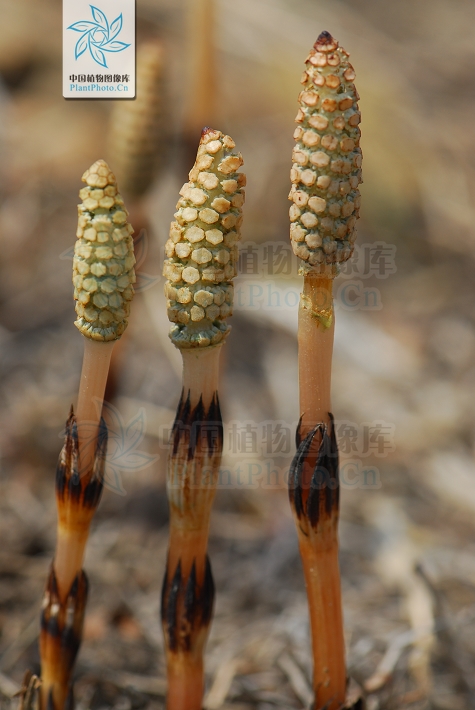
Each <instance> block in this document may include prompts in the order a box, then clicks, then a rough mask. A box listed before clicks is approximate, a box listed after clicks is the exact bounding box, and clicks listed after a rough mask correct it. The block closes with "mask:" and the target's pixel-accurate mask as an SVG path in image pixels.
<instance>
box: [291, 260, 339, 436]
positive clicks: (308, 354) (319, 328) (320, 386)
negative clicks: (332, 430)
mask: <svg viewBox="0 0 475 710" xmlns="http://www.w3.org/2000/svg"><path fill="white" fill-rule="evenodd" d="M332 287H333V280H332V279H326V278H322V277H319V276H316V275H315V274H311V273H310V274H306V276H305V277H304V287H303V294H302V298H301V305H300V308H299V325H298V343H299V384H300V412H301V415H302V422H301V434H302V436H306V435H307V434H308V433H309V431H311V430H312V429H313V428H314V427H315V426H316V424H318V422H328V412H331V399H330V392H331V363H332V355H333V336H334V331H335V319H334V316H333V317H332V319H331V320H332V322H331V325H330V326H328V327H327V326H326V325H325V322H324V321H323V320H322V319H326V320H328V318H329V317H331V316H329V314H330V313H331V312H332Z"/></svg>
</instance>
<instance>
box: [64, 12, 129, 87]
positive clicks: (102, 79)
mask: <svg viewBox="0 0 475 710" xmlns="http://www.w3.org/2000/svg"><path fill="white" fill-rule="evenodd" d="M63 96H64V97H65V98H67V99H91V98H93V99H98V98H101V99H133V98H134V97H135V0H97V1H94V0H92V3H90V2H88V0H63Z"/></svg>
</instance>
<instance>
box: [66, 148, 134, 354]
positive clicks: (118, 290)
mask: <svg viewBox="0 0 475 710" xmlns="http://www.w3.org/2000/svg"><path fill="white" fill-rule="evenodd" d="M82 180H83V182H85V183H86V185H87V187H83V188H82V190H81V191H80V192H79V196H80V198H81V199H82V204H80V205H79V206H78V213H79V219H78V231H77V237H78V239H77V242H76V245H75V248H74V261H73V284H74V298H75V300H76V313H77V316H78V318H77V320H76V321H75V323H74V325H75V326H76V327H77V328H78V329H79V330H80V331H81V333H82V334H83V335H85V336H86V337H88V338H92V339H93V340H102V341H107V340H117V339H118V338H120V336H121V335H122V333H123V332H124V330H125V329H126V327H127V317H128V315H129V311H130V301H131V300H132V298H133V295H134V288H133V286H132V284H133V283H135V272H134V268H133V267H134V264H135V257H134V245H133V239H132V236H131V235H132V234H133V231H134V230H133V229H132V227H131V226H130V224H128V222H127V215H128V212H127V210H126V209H125V206H124V201H123V199H122V197H121V196H120V194H119V193H118V191H117V183H116V179H115V176H114V174H113V173H112V172H111V169H110V168H109V166H108V165H107V163H106V162H105V161H104V160H98V161H96V162H95V163H94V165H92V166H91V167H90V168H89V170H86V172H85V173H84V175H83V177H82Z"/></svg>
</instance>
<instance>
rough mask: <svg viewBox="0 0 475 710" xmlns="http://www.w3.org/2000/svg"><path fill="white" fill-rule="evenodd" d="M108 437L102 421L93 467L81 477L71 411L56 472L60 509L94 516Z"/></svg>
mask: <svg viewBox="0 0 475 710" xmlns="http://www.w3.org/2000/svg"><path fill="white" fill-rule="evenodd" d="M107 436H108V435H107V426H106V423H105V421H104V419H102V418H101V421H100V425H99V431H98V433H97V441H96V449H95V458H94V463H93V466H92V468H91V469H90V470H89V471H86V472H85V473H84V474H82V472H80V471H79V440H78V430H77V420H76V416H75V414H74V411H73V408H72V407H71V412H70V414H69V417H68V420H67V422H66V437H65V442H64V445H63V448H62V450H61V453H60V455H59V461H58V466H57V469H56V497H57V501H58V506H59V507H60V508H61V507H64V506H68V507H69V506H75V507H78V508H83V509H87V510H90V511H91V512H94V511H95V509H96V508H97V506H98V504H99V501H100V498H101V494H102V489H103V478H104V468H105V460H106V450H107Z"/></svg>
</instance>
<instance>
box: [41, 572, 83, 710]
mask: <svg viewBox="0 0 475 710" xmlns="http://www.w3.org/2000/svg"><path fill="white" fill-rule="evenodd" d="M87 595H88V581H87V577H86V574H85V572H84V571H82V570H81V571H80V572H78V574H77V575H76V577H75V578H74V581H73V583H72V585H71V587H70V589H69V592H68V594H67V597H66V599H65V600H64V601H62V600H61V598H60V595H59V591H58V584H57V580H56V575H55V571H54V567H53V566H52V567H51V571H50V575H49V578H48V583H47V585H46V590H45V595H44V598H43V610H42V614H41V634H40V653H41V677H42V681H43V685H42V689H41V694H42V705H43V707H44V708H50V707H51V708H53V709H54V710H64V708H65V704H66V701H67V697H68V693H69V692H70V684H71V674H72V671H73V667H74V663H75V660H76V656H77V654H78V650H79V646H80V644H81V638H82V629H83V624H84V613H85V609H86V602H87Z"/></svg>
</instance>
